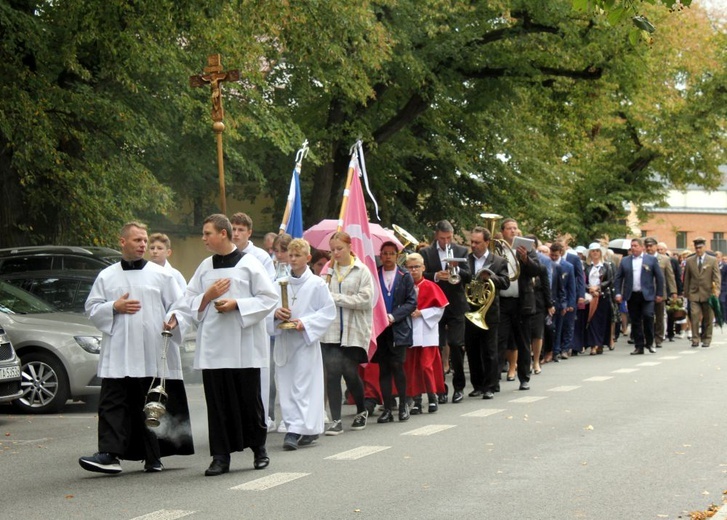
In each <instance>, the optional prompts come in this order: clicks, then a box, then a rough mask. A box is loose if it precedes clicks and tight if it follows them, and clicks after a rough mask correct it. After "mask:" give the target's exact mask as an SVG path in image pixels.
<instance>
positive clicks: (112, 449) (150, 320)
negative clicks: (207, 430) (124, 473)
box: [79, 222, 194, 474]
mask: <svg viewBox="0 0 727 520" xmlns="http://www.w3.org/2000/svg"><path fill="white" fill-rule="evenodd" d="M119 244H120V246H121V255H122V260H121V261H120V262H118V263H116V264H114V265H111V266H109V267H107V268H106V269H104V270H103V271H101V272H100V273H99V275H98V277H97V278H96V281H95V282H94V284H93V287H92V288H91V291H90V293H89V295H88V299H87V300H86V312H88V314H89V317H90V318H91V321H92V322H93V324H94V325H95V326H96V327H97V328H98V329H99V330H100V331H101V332H102V333H103V337H102V340H101V352H100V354H99V363H98V376H99V377H100V378H101V394H100V396H99V408H98V450H99V451H98V453H96V454H94V455H92V456H90V457H81V459H80V460H79V463H80V465H81V467H83V468H84V469H86V470H88V471H95V472H99V473H109V474H113V473H119V472H121V465H120V464H119V458H121V459H126V460H144V461H145V465H144V469H145V471H147V472H157V471H161V470H162V468H163V466H162V463H161V460H160V459H161V457H164V456H167V455H191V454H192V453H194V447H193V444H192V433H191V428H190V425H189V409H188V406H187V397H186V394H185V391H184V383H183V381H182V364H181V359H180V355H179V348H178V347H177V345H175V343H174V342H176V344H178V343H179V341H180V340H181V337H182V335H183V334H184V330H185V328H186V323H187V322H186V321H185V319H184V318H183V316H182V315H181V314H179V313H176V314H175V313H173V312H171V311H170V309H171V308H172V305H173V304H174V303H175V302H176V301H177V300H178V299H179V298H180V297H181V296H182V290H181V289H180V288H179V286H178V285H177V284H176V283H175V281H174V278H173V277H172V275H171V274H170V273H169V271H168V270H166V269H164V268H163V267H160V266H158V265H157V264H155V263H153V262H147V261H146V260H144V258H143V257H144V253H145V252H146V247H147V244H148V235H147V230H146V226H144V225H143V224H139V223H138V222H130V223H128V224H126V225H125V226H124V227H123V228H122V230H121V237H120V240H119ZM164 329H172V331H173V341H169V345H168V348H167V351H166V362H163V361H162V356H163V353H164V346H165V342H164V338H163V337H162V335H161V332H162V330H164ZM161 377H165V378H166V386H165V389H166V393H167V394H168V400H167V402H166V414H165V415H164V416H162V417H161V420H162V424H161V425H160V426H159V427H158V428H155V429H150V428H147V426H146V425H145V418H146V416H145V414H144V411H143V409H144V403H145V399H146V396H147V392H148V390H149V388H150V387H151V386H152V381H153V378H161ZM159 384H160V381H159V379H156V382H155V386H156V385H159Z"/></svg>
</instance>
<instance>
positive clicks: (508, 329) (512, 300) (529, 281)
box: [497, 218, 540, 390]
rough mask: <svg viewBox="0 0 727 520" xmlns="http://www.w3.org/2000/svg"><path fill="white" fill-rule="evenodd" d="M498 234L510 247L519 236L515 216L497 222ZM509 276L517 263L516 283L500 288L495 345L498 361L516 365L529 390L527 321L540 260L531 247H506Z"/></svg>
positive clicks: (532, 310)
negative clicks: (515, 248) (534, 279)
mask: <svg viewBox="0 0 727 520" xmlns="http://www.w3.org/2000/svg"><path fill="white" fill-rule="evenodd" d="M500 231H502V238H503V239H504V240H505V241H506V242H507V243H508V244H509V245H510V246H511V247H512V245H513V242H514V240H515V237H516V236H519V234H520V229H519V228H518V225H517V221H515V219H511V218H506V219H505V220H503V221H502V223H501V224H500ZM505 254H506V255H507V258H506V260H507V263H508V273H509V276H510V279H512V278H513V277H514V276H515V270H516V269H517V268H518V267H519V269H520V275H519V276H518V279H517V283H511V284H510V287H508V288H507V289H505V290H504V291H501V292H500V324H499V326H498V327H497V349H498V352H499V355H500V363H502V365H503V366H504V358H505V357H507V361H508V363H509V364H510V366H511V367H513V366H517V376H518V379H519V380H520V390H530V358H531V353H530V343H531V341H530V340H531V338H530V322H531V320H532V319H533V316H534V315H535V313H536V306H535V292H534V291H533V277H534V276H538V275H539V273H540V262H538V256H537V253H536V251H535V248H534V247H533V248H532V249H531V250H530V251H528V250H526V249H525V247H524V246H519V247H518V248H517V251H515V252H514V253H513V251H512V250H511V249H510V250H506V251H505Z"/></svg>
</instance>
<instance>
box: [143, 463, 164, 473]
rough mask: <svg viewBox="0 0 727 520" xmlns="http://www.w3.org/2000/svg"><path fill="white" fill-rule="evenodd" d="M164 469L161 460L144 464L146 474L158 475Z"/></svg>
mask: <svg viewBox="0 0 727 520" xmlns="http://www.w3.org/2000/svg"><path fill="white" fill-rule="evenodd" d="M163 469H164V464H162V461H161V460H152V461H146V462H144V471H145V472H146V473H158V472H160V471H162V470H163Z"/></svg>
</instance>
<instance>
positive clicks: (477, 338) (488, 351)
mask: <svg viewBox="0 0 727 520" xmlns="http://www.w3.org/2000/svg"><path fill="white" fill-rule="evenodd" d="M488 326H489V329H488V330H485V329H481V328H480V327H478V326H477V325H475V324H474V323H472V322H470V321H469V320H467V321H466V322H465V329H464V330H465V338H464V343H465V347H466V350H467V362H468V363H469V367H470V381H471V382H472V386H473V387H474V389H475V390H481V391H483V392H487V391H490V392H494V391H495V387H496V386H497V385H498V381H499V379H500V374H499V367H500V364H499V362H498V355H497V326H498V324H497V323H488Z"/></svg>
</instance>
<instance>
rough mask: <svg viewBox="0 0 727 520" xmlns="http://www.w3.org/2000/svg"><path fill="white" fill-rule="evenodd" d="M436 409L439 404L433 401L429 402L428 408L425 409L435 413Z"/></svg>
mask: <svg viewBox="0 0 727 520" xmlns="http://www.w3.org/2000/svg"><path fill="white" fill-rule="evenodd" d="M437 410H439V405H438V404H437V403H435V402H431V403H429V408H428V409H427V412H429V413H435V412H436V411H437Z"/></svg>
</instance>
